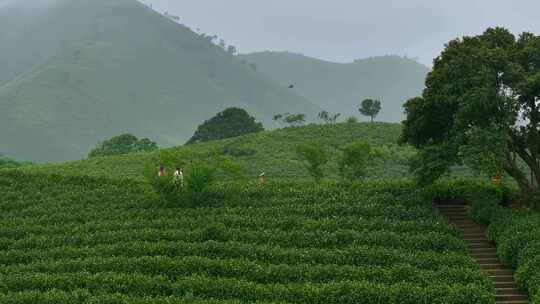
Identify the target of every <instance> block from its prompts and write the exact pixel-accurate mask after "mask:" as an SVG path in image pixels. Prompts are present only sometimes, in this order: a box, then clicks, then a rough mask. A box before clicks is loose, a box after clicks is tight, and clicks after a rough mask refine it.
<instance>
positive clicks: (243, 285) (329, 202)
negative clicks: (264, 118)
mask: <svg viewBox="0 0 540 304" xmlns="http://www.w3.org/2000/svg"><path fill="white" fill-rule="evenodd" d="M297 185H298V184H293V185H279V186H276V187H260V186H258V185H257V186H255V185H251V186H249V185H244V186H242V187H241V188H234V187H232V188H231V187H228V186H227V185H223V186H222V187H217V188H215V189H214V190H213V191H215V192H216V194H219V198H217V199H215V200H210V201H207V202H206V203H205V204H204V205H203V206H199V208H163V207H162V206H161V205H160V203H159V201H157V200H156V197H155V195H153V194H152V193H149V192H148V191H147V189H146V188H145V187H144V185H141V184H138V183H133V182H128V181H115V180H110V179H106V178H100V179H92V178H82V177H81V178H77V177H61V176H47V175H27V174H22V173H20V172H11V173H6V172H5V173H0V192H1V193H2V194H3V195H2V197H1V198H0V211H1V212H0V224H1V226H2V239H1V240H0V244H1V246H0V248H1V249H0V264H1V267H0V281H1V282H2V284H1V285H0V302H3V303H57V304H63V303H66V304H67V303H69V304H74V303H127V304H131V303H305V304H308V303H309V304H313V303H320V304H323V303H341V304H347V303H350V304H352V303H355V304H357V303H376V304H379V303H381V304H382V303H385V304H389V303H390V304H392V303H395V304H397V303H400V304H417V303H447V304H453V303H454V304H458V303H478V304H492V303H494V296H493V286H492V284H491V282H490V281H489V280H488V278H487V276H486V274H485V273H484V272H483V271H482V270H481V269H480V268H479V267H478V266H477V265H476V264H475V263H474V262H473V260H472V259H471V258H470V257H468V256H467V254H466V248H465V244H464V243H463V241H462V240H460V239H459V235H458V232H457V231H455V230H454V229H453V228H452V227H450V226H449V225H448V224H447V223H446V222H445V221H443V220H442V218H441V217H440V216H439V215H436V214H435V213H433V210H432V207H431V204H430V202H429V201H425V200H423V199H422V197H423V196H422V195H420V193H417V192H416V191H414V189H413V188H412V187H411V185H408V184H396V183H390V184H362V185H360V186H359V187H358V188H351V189H347V188H340V187H337V186H332V185H325V186H324V187H319V186H308V185H304V186H303V187H297Z"/></svg>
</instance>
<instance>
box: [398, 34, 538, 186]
mask: <svg viewBox="0 0 540 304" xmlns="http://www.w3.org/2000/svg"><path fill="white" fill-rule="evenodd" d="M539 46H540V37H538V36H535V35H533V34H530V33H523V34H522V35H521V36H520V37H519V38H517V39H516V37H515V36H514V35H512V34H511V33H510V32H509V31H507V30H505V29H502V28H490V29H488V30H487V31H486V32H484V33H483V34H482V35H479V36H475V37H464V38H462V39H456V40H453V41H451V42H450V43H449V44H448V45H447V47H446V49H445V50H444V51H443V52H442V54H441V55H440V56H439V57H437V58H436V59H435V62H434V68H433V71H432V72H431V73H430V74H429V76H428V79H427V82H426V84H427V88H426V90H425V91H424V94H423V95H422V97H418V98H414V99H411V100H409V101H408V102H407V103H406V105H405V111H406V113H407V120H406V121H405V122H404V130H403V135H402V141H403V142H407V143H409V144H411V145H413V146H415V147H417V148H418V149H420V150H422V151H424V152H428V153H420V154H419V155H420V157H421V158H422V159H428V158H429V159H431V160H435V161H436V162H440V163H439V164H433V165H430V166H424V167H420V168H419V169H420V171H422V172H423V171H426V170H432V171H434V172H431V173H422V174H423V175H424V176H430V177H433V178H437V177H439V176H441V175H442V174H443V173H445V172H447V171H449V170H450V168H451V165H452V164H460V163H461V162H462V161H464V160H465V162H466V163H468V164H470V165H471V166H472V167H473V168H476V169H477V170H478V169H481V170H482V171H484V172H487V173H491V172H490V171H494V170H497V169H498V168H499V167H502V168H503V169H504V171H506V173H507V174H508V175H510V176H511V177H512V178H514V179H515V181H516V182H517V183H518V185H519V186H520V189H521V191H522V192H523V193H527V192H535V191H537V190H539V189H538V185H540V163H538V161H537V160H538V159H539V158H540V145H539V144H538V143H540V107H538V100H539V98H540V86H538V85H536V83H537V79H538V76H537V75H538V73H539V70H540V63H539V62H538V60H537V58H538V56H540V47H539ZM486 143H489V145H488V146H482V145H484V144H486ZM460 152H461V153H460ZM470 153H481V155H479V156H478V157H475V156H472V155H470ZM432 154H438V155H437V156H433V155H432ZM501 161H502V163H501ZM426 162H429V163H431V162H432V161H430V160H427V161H426ZM418 163H420V164H421V163H423V161H422V160H420V161H419V162H418ZM522 164H525V165H526V167H527V170H523V169H522V168H521V165H522ZM528 172H532V173H533V174H532V177H531V178H530V179H529V174H528Z"/></svg>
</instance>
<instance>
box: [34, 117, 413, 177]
mask: <svg viewBox="0 0 540 304" xmlns="http://www.w3.org/2000/svg"><path fill="white" fill-rule="evenodd" d="M400 133H401V125H399V124H388V123H374V124H371V123H343V124H337V125H308V126H304V127H293V128H285V129H278V130H273V131H266V132H261V133H255V134H250V135H246V136H241V137H237V138H231V139H226V140H220V141H214V142H208V143H203V144H197V145H189V146H182V147H179V148H176V150H178V151H184V152H186V151H193V152H198V153H200V152H203V151H211V150H213V149H217V150H218V151H222V152H225V153H227V154H228V155H230V156H232V157H234V158H235V159H237V160H238V161H239V162H240V164H241V165H242V166H243V168H244V171H245V172H246V175H247V177H249V178H255V177H256V176H258V174H259V173H260V172H261V171H265V172H266V173H267V174H268V176H269V178H270V179H271V180H293V181H294V180H304V179H307V178H308V173H307V172H306V170H305V168H304V167H303V165H302V164H301V163H300V162H299V160H298V157H297V155H296V153H295V148H296V145H298V144H301V143H318V144H321V145H322V146H323V147H325V149H327V151H328V152H329V153H330V155H331V161H330V163H329V165H328V166H327V168H326V169H325V173H326V175H327V176H329V177H336V176H337V174H338V169H337V158H338V157H339V150H340V149H341V148H343V146H344V145H346V144H347V143H350V142H351V141H354V140H366V141H369V142H371V143H373V144H374V145H376V146H378V147H380V148H381V149H382V150H383V151H385V152H386V153H385V154H387V157H385V158H383V159H379V160H377V163H375V164H374V165H373V166H372V167H371V168H370V169H369V176H370V177H371V178H387V177H398V178H402V177H406V176H408V159H409V158H410V157H411V156H412V155H413V154H414V151H413V150H412V149H411V148H408V147H401V146H398V145H397V140H398V137H399V135H400ZM158 159H159V152H158V153H142V154H130V155H123V156H114V157H104V158H93V159H89V160H82V161H74V162H68V163H61V164H46V165H39V166H32V167H27V168H26V169H25V170H28V171H29V172H38V173H57V174H66V175H91V176H106V177H141V176H142V174H143V172H144V169H145V166H146V165H148V164H149V163H157V162H158Z"/></svg>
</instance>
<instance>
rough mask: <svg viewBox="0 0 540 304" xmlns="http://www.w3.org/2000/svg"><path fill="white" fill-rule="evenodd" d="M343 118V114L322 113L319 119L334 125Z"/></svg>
mask: <svg viewBox="0 0 540 304" xmlns="http://www.w3.org/2000/svg"><path fill="white" fill-rule="evenodd" d="M340 116H341V113H336V114H332V113H330V112H328V111H321V112H320V113H319V114H318V117H319V119H321V120H322V121H324V123H327V124H334V123H336V122H337V120H338V118H339V117H340Z"/></svg>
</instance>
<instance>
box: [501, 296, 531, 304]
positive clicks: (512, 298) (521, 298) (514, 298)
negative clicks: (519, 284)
mask: <svg viewBox="0 0 540 304" xmlns="http://www.w3.org/2000/svg"><path fill="white" fill-rule="evenodd" d="M495 301H497V303H501V301H503V303H508V302H504V301H528V298H527V296H524V295H495Z"/></svg>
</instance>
